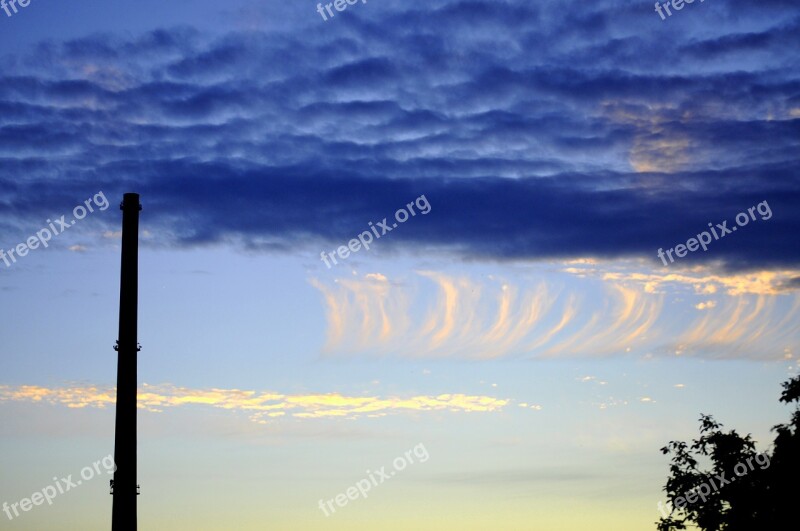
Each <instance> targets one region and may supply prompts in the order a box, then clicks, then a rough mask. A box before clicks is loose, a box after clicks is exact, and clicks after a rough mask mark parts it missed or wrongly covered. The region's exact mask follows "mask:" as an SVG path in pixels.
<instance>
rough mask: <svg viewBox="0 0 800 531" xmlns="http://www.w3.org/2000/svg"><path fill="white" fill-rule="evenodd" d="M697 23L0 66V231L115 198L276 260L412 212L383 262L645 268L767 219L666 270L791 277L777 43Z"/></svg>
mask: <svg viewBox="0 0 800 531" xmlns="http://www.w3.org/2000/svg"><path fill="white" fill-rule="evenodd" d="M719 4H720V5H718V6H714V5H708V3H706V5H704V6H703V7H704V9H703V10H702V11H700V10H695V13H693V14H692V15H691V16H692V17H697V18H696V20H709V19H712V20H714V24H713V25H707V24H705V25H704V24H700V25H699V26H698V25H695V24H690V23H688V22H689V21H688V18H687V17H684V22H686V23H685V24H674V23H672V22H674V20H670V21H669V22H670V23H669V24H667V23H664V22H662V21H660V20H659V18H658V16H657V15H656V14H655V13H654V12H652V9H644V8H643V7H642V6H633V5H630V4H629V3H625V2H616V1H614V2H612V1H598V2H593V3H592V5H591V7H589V8H586V7H585V6H583V7H580V8H577V7H574V8H573V7H570V6H565V5H564V3H563V2H549V1H545V2H537V3H536V5H535V6H534V5H530V3H527V2H522V1H521V0H520V1H510V0H509V1H504V2H488V1H474V0H473V1H468V2H467V1H452V0H437V1H432V2H426V3H425V5H416V6H411V5H409V4H408V3H407V2H387V3H386V5H385V6H382V7H381V9H371V10H361V11H360V12H355V11H353V12H352V13H348V17H347V18H346V19H341V20H337V21H336V23H335V24H326V25H325V26H324V31H321V30H320V26H319V24H325V23H324V22H323V21H321V20H318V17H315V15H314V13H313V11H310V12H309V17H307V22H306V23H307V24H308V25H309V28H308V29H307V28H305V27H304V28H302V29H303V31H299V29H298V28H297V27H291V28H285V29H284V31H272V32H269V33H265V32H258V31H246V32H232V33H228V34H225V35H222V36H217V37H209V36H206V35H204V34H203V32H200V31H197V30H193V29H187V28H170V29H159V30H156V31H152V32H149V33H143V34H139V35H133V36H115V35H108V34H99V35H92V36H85V37H80V38H76V39H72V40H67V41H58V40H51V41H47V42H43V43H41V44H40V45H38V46H36V47H35V49H34V50H33V51H32V52H31V53H30V55H29V56H24V57H23V56H20V57H6V58H4V59H2V61H0V62H1V63H2V72H3V73H2V75H0V160H1V161H2V164H0V233H2V234H4V235H9V238H11V241H17V240H18V239H19V238H16V237H12V236H13V235H14V234H17V235H22V236H24V235H25V234H28V233H29V229H30V227H36V226H38V225H40V224H41V221H42V220H43V219H46V218H48V217H49V216H52V215H54V213H56V212H62V211H65V209H66V208H69V207H70V206H71V205H72V204H74V203H75V201H76V199H77V198H81V197H84V196H85V194H86V193H87V190H89V191H94V190H96V189H103V190H104V191H105V192H106V193H107V194H108V195H109V196H116V197H120V196H121V193H122V192H123V191H127V190H129V189H136V190H137V191H139V192H140V193H141V194H142V200H143V203H144V207H145V210H144V212H143V218H142V222H143V227H147V228H148V230H151V231H152V232H153V233H154V234H158V238H154V240H153V241H149V242H148V243H147V244H148V245H179V246H197V245H207V244H209V243H218V244H228V245H237V246H240V247H242V248H246V249H249V250H263V251H269V252H297V251H298V250H300V249H308V250H316V249H318V248H319V247H320V246H321V245H332V244H336V245H339V244H340V242H342V241H346V240H347V239H349V238H351V237H352V236H353V235H354V234H357V233H358V232H361V231H362V230H364V227H365V226H366V224H367V223H368V222H369V221H379V220H381V219H383V218H384V217H387V216H388V217H391V215H392V214H393V213H394V212H395V211H396V210H397V209H398V208H400V207H402V206H403V205H404V204H405V203H407V202H408V201H411V200H413V199H414V198H416V197H418V196H419V195H421V194H426V196H427V198H428V199H429V200H430V202H431V204H432V205H433V206H434V208H433V211H432V212H431V214H430V215H427V216H425V217H424V218H421V219H419V221H418V222H417V223H415V224H414V225H413V226H411V225H409V226H408V227H407V228H406V229H405V230H403V231H398V232H397V233H396V234H393V237H392V238H391V239H386V240H385V241H381V247H382V248H384V249H387V250H389V249H405V250H417V251H420V252H421V251H425V252H437V253H449V254H455V255H456V256H459V257H464V258H469V259H475V258H477V259H481V260H487V261H498V260H546V259H574V258H587V257H588V258H621V257H648V258H649V257H652V255H653V253H654V250H655V249H658V248H659V247H665V246H669V245H673V244H676V243H679V242H682V241H686V239H687V238H689V237H691V236H693V235H695V234H697V233H698V232H699V231H701V230H703V229H704V228H705V227H706V226H707V223H708V222H710V221H711V222H721V221H722V220H725V219H728V220H730V219H732V218H733V216H735V215H736V214H737V213H738V212H739V211H741V210H744V209H746V208H748V207H750V206H752V205H755V204H757V203H758V202H761V201H764V200H768V201H769V204H770V206H771V207H772V209H773V211H774V213H775V215H774V218H773V219H771V220H769V221H768V222H766V221H765V222H759V223H753V224H752V226H749V227H748V228H747V229H746V230H742V231H739V232H738V233H737V234H736V235H735V236H731V237H729V238H726V239H725V240H720V241H719V242H715V244H714V247H713V249H709V251H708V252H706V253H693V254H692V255H690V256H689V257H688V258H687V259H686V263H687V264H690V265H697V264H705V265H710V266H713V267H715V268H718V269H722V270H726V271H731V270H736V271H747V270H767V269H768V270H774V269H783V270H786V269H795V268H797V266H798V263H800V249H798V248H797V246H796V245H793V243H794V240H795V236H796V234H797V232H798V229H800V211H798V210H797V209H796V208H795V205H796V204H797V201H798V197H799V196H800V159H798V155H797V154H798V147H800V146H799V145H798V140H797V139H798V138H800V119H798V112H800V111H799V109H800V100H798V97H797V94H798V89H797V84H798V77H799V76H798V69H797V65H796V62H795V61H794V59H793V55H792V54H791V50H794V49H796V47H797V46H796V45H797V43H798V42H797V39H798V38H797V35H798V32H797V31H796V30H797V28H798V27H800V23H799V22H798V20H800V19H798V17H797V14H796V12H795V11H791V10H790V8H791V7H793V5H791V4H790V3H787V2H767V3H763V2H762V3H759V4H758V6H754V5H748V4H746V3H740V2H737V3H736V4H731V5H727V4H724V5H723V3H722V2H720V3H719ZM734 6H735V9H734ZM265 15H266V12H265ZM312 20H313V23H315V24H317V25H312V22H311V21H312ZM743 21H744V22H743ZM476 24H477V26H476ZM667 26H669V27H667ZM476 28H478V29H476ZM631 28H640V30H639V31H631ZM700 28H702V29H700ZM665 39H669V42H670V43H671V45H670V46H669V47H664V46H663V42H664V41H665ZM543 42H545V43H547V45H546V46H542V44H541V43H543ZM365 43H369V45H366V44H365ZM531 49H535V50H537V52H536V53H535V54H532V53H530V50H531ZM654 58H658V59H657V60H654ZM19 175H25V176H26V179H23V180H20V179H19V178H18V176H19ZM87 183H91V185H89V184H87ZM354 190H357V191H358V193H353V191H354ZM110 219H111V218H108V219H99V220H97V221H96V222H97V223H99V224H105V225H106V226H105V227H104V230H105V231H106V232H105V233H104V234H106V235H107V236H106V237H108V238H112V239H113V237H114V231H115V230H117V229H118V227H115V226H112V225H111V221H110ZM365 259H368V258H365ZM509 296H510V295H509ZM506 325H507V323H504V322H500V323H499V326H500V327H501V328H498V329H497V332H498V333H500V331H501V330H502V327H503V326H506ZM439 326H440V327H442V328H440V329H438V332H439V333H440V334H447V333H448V330H447V328H446V323H439ZM442 337H443V336H442Z"/></svg>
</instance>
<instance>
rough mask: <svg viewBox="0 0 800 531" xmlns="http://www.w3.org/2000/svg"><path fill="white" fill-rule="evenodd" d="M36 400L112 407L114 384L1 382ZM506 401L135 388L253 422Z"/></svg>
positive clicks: (167, 403)
mask: <svg viewBox="0 0 800 531" xmlns="http://www.w3.org/2000/svg"><path fill="white" fill-rule="evenodd" d="M4 401H13V402H34V403H46V404H52V405H61V406H66V407H68V408H86V407H92V408H105V407H113V406H114V404H115V401H116V390H115V389H114V388H111V387H109V388H103V387H98V386H70V387H52V388H49V387H42V386H36V385H21V386H8V385H0V402H4ZM509 403H510V400H507V399H499V398H493V397H489V396H479V395H465V394H460V393H454V394H441V395H436V396H432V395H431V396H429V395H415V396H409V397H399V396H390V397H379V396H347V395H342V394H340V393H320V394H295V395H287V394H282V393H273V392H261V393H259V392H256V391H247V390H240V389H214V388H212V389H191V388H186V387H177V386H174V385H169V384H164V385H155V386H154V385H148V384H144V385H143V386H142V388H140V389H139V392H138V405H139V407H140V408H142V409H145V410H147V411H151V412H162V411H164V410H165V409H168V408H175V407H180V406H186V405H192V404H193V405H199V406H208V407H214V408H221V409H226V410H231V411H244V412H246V413H248V414H249V415H250V419H251V420H253V421H254V422H257V423H262V424H263V423H266V422H267V421H268V420H269V419H276V418H279V417H283V416H289V417H293V418H297V419H317V418H329V417H334V418H344V419H358V418H364V417H368V418H374V417H382V416H386V415H390V414H398V413H415V412H433V411H447V412H454V413H471V412H484V413H485V412H495V411H500V410H502V409H503V407H505V406H506V405H508V404H509Z"/></svg>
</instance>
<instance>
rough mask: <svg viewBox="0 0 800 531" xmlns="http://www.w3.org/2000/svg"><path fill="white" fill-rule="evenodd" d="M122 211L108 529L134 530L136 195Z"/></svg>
mask: <svg viewBox="0 0 800 531" xmlns="http://www.w3.org/2000/svg"><path fill="white" fill-rule="evenodd" d="M119 208H120V210H122V271H121V276H120V290H119V339H118V340H117V344H116V346H115V347H114V350H116V351H117V418H116V427H115V430H114V462H115V463H116V465H117V468H116V470H115V471H114V479H112V480H111V495H112V496H113V509H112V516H111V530H112V531H136V529H137V520H136V496H138V495H139V486H138V485H137V484H136V386H137V382H136V357H137V355H138V354H137V353H138V352H139V350H141V347H139V343H138V340H137V313H138V298H139V211H140V210H142V205H140V204H139V194H131V193H128V194H125V195H124V196H123V199H122V204H120V207H119Z"/></svg>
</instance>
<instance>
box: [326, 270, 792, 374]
mask: <svg viewBox="0 0 800 531" xmlns="http://www.w3.org/2000/svg"><path fill="white" fill-rule="evenodd" d="M534 272H536V273H534ZM527 273H528V274H527V275H526V276H525V277H523V278H521V279H516V280H510V279H503V278H500V277H498V276H496V275H493V274H485V273H483V274H475V275H470V274H468V273H461V274H459V275H452V274H448V273H443V272H433V271H418V272H416V273H415V274H412V275H401V276H398V277H392V276H390V275H384V274H380V275H375V274H370V275H361V276H355V277H351V278H345V279H337V278H334V279H330V280H328V281H322V280H319V279H312V280H311V283H312V285H313V286H315V287H316V288H317V289H319V290H320V292H321V293H322V295H323V304H324V307H325V311H326V314H327V316H328V340H327V345H326V351H327V352H328V354H330V355H346V354H361V355H364V354H368V355H381V354H387V353H389V354H397V355H402V356H411V357H462V358H473V359H484V360H485V359H492V358H498V357H524V358H552V357H565V356H566V357H571V356H611V355H628V354H631V355H636V356H645V357H652V356H656V355H661V356H681V355H683V356H701V357H711V358H719V357H730V358H752V359H774V360H779V359H787V356H789V357H791V356H793V353H794V352H797V350H798V337H800V336H799V335H798V332H800V325H798V323H797V316H798V313H799V312H800V295H798V294H797V292H796V291H794V290H791V289H787V288H786V287H785V286H786V283H787V282H788V280H789V279H791V278H794V277H795V276H796V275H797V274H798V272H794V271H784V272H774V273H764V272H762V273H753V274H735V275H730V276H722V275H717V274H712V273H710V271H708V270H704V269H695V270H689V271H685V272H682V273H670V272H664V271H660V270H659V269H658V268H648V267H647V266H645V265H644V264H643V263H641V262H632V263H628V264H623V263H621V262H619V261H611V262H603V263H601V262H598V261H596V260H581V261H573V262H569V263H566V264H562V265H561V266H560V267H556V268H553V267H539V268H535V269H534V268H529V270H528V272H527ZM412 307H413V308H415V309H416V311H415V312H412V311H411V308H412ZM410 315H417V316H419V317H417V318H415V319H413V320H412V319H411V318H410V317H409V316H410Z"/></svg>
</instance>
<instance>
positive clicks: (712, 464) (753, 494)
mask: <svg viewBox="0 0 800 531" xmlns="http://www.w3.org/2000/svg"><path fill="white" fill-rule="evenodd" d="M780 401H781V402H785V403H787V404H789V403H792V402H795V403H796V404H795V410H794V413H793V414H792V418H791V421H790V422H789V423H788V424H778V425H777V426H775V427H773V428H772V431H773V432H775V433H777V435H776V437H775V441H774V443H773V446H772V453H771V455H770V454H769V452H764V453H757V452H756V449H755V444H754V442H753V440H752V438H751V436H750V435H746V436H744V437H742V436H741V435H739V434H738V433H736V431H735V430H732V431H729V432H724V431H722V430H721V428H722V425H721V424H719V423H718V422H716V421H715V420H714V418H713V417H711V416H710V415H702V416H701V417H700V438H699V439H696V440H693V441H692V444H691V445H689V444H687V443H685V442H681V441H671V442H670V443H669V444H667V446H665V447H664V448H662V449H661V452H662V453H663V454H672V461H671V464H670V476H669V477H668V478H667V483H666V485H665V486H664V491H665V492H666V493H667V500H668V501H667V504H666V505H663V504H661V503H659V509H660V510H661V511H662V515H663V517H662V518H660V519H659V520H658V522H657V525H658V530H659V531H672V530H676V529H687V528H688V527H687V526H691V527H692V528H695V527H696V528H699V529H702V530H704V531H755V530H776V529H796V528H797V527H796V526H797V520H798V518H797V516H796V510H795V507H794V503H796V498H797V492H798V484H799V483H800V404H798V402H799V401H800V377H794V378H792V379H790V380H788V381H787V382H784V383H783V393H782V394H781V398H780ZM703 465H705V467H703ZM791 522H795V523H794V524H792V523H791Z"/></svg>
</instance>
